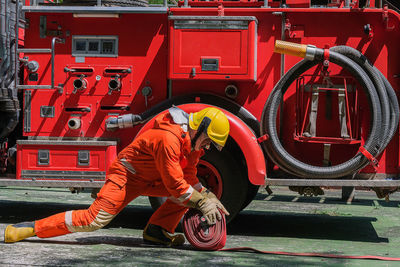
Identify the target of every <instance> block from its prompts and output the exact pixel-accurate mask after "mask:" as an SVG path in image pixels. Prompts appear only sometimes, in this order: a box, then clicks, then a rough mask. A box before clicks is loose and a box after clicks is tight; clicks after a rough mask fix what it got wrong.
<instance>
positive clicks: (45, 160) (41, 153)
mask: <svg viewBox="0 0 400 267" xmlns="http://www.w3.org/2000/svg"><path fill="white" fill-rule="evenodd" d="M38 164H39V165H49V164H50V151H49V150H38Z"/></svg>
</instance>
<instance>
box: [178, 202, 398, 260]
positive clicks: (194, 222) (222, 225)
mask: <svg viewBox="0 0 400 267" xmlns="http://www.w3.org/2000/svg"><path fill="white" fill-rule="evenodd" d="M182 226H183V232H184V234H185V236H186V239H187V240H188V241H189V243H190V244H191V245H192V246H193V247H195V248H196V249H199V250H210V251H230V252H255V253H260V254H271V255H285V256H305V257H323V258H340V259H364V260H385V261H400V258H393V257H383V256H372V255H364V256H350V255H337V254H325V253H307V252H305V253H299V252H285V251H263V250H258V249H255V248H251V247H236V248H226V249H224V248H223V247H224V246H225V242H226V236H227V234H226V220H225V215H222V219H221V220H220V221H217V223H216V224H214V225H207V222H206V219H205V218H204V217H203V216H202V214H201V212H200V211H198V210H196V209H189V211H188V212H186V214H185V216H184V217H183V222H182Z"/></svg>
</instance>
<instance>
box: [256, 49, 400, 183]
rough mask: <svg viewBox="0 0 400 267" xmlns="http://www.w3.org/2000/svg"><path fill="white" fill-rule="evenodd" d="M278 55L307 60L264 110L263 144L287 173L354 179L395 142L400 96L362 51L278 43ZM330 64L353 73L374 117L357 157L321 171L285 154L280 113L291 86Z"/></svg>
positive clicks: (279, 86) (283, 82)
mask: <svg viewBox="0 0 400 267" xmlns="http://www.w3.org/2000/svg"><path fill="white" fill-rule="evenodd" d="M275 52H278V53H283V54H291V55H296V56H301V57H303V58H305V59H304V60H302V61H300V62H299V63H297V64H296V65H295V66H293V67H292V68H291V69H290V70H289V71H288V72H287V73H286V74H285V75H284V76H283V77H282V78H281V79H280V80H279V82H278V83H277V84H276V85H275V87H274V89H273V90H272V92H271V94H270V96H269V97H268V100H267V102H266V104H265V106H264V109H263V113H262V118H261V127H260V129H261V135H262V136H263V135H265V136H268V139H267V140H266V141H265V142H263V143H262V145H263V147H264V149H265V151H266V152H267V153H268V156H269V157H270V159H271V160H272V161H273V162H274V163H275V164H276V165H278V166H279V167H280V168H281V169H282V170H284V171H286V172H287V173H290V174H293V175H295V176H297V177H302V178H325V179H332V178H339V177H344V176H348V175H353V174H354V173H356V172H357V171H359V170H361V169H362V168H364V167H365V166H367V165H368V164H370V163H372V164H376V163H377V160H376V159H375V158H376V157H377V156H379V154H380V153H381V152H382V151H383V150H384V149H385V147H386V146H387V144H388V143H389V142H390V140H391V139H392V137H393V135H394V133H395V132H396V130H397V127H398V124H399V104H398V102H397V96H396V93H395V92H394V90H393V88H392V86H391V85H390V83H389V82H388V80H387V79H386V78H385V77H384V76H383V74H382V73H381V72H380V71H379V70H378V69H377V68H376V67H374V66H373V65H372V64H371V63H370V62H369V61H368V59H367V58H366V57H365V56H364V55H363V54H362V53H360V52H359V51H357V50H356V49H354V48H351V47H348V46H336V47H332V48H330V49H320V48H316V47H315V46H311V45H300V44H293V43H288V42H283V41H277V42H276V46H275ZM324 60H329V62H332V63H334V64H337V65H339V66H341V67H342V68H343V69H345V70H347V71H349V72H350V73H351V75H352V76H353V77H354V78H355V79H356V80H357V82H358V83H359V84H360V85H361V87H362V89H363V90H364V91H365V92H366V95H367V98H368V101H369V105H370V114H371V127H370V131H369V135H368V138H367V139H366V141H365V143H364V144H363V146H361V147H360V150H359V151H358V152H357V154H356V155H355V156H354V157H353V158H351V159H350V160H348V161H346V162H343V163H341V164H338V165H334V166H329V167H321V166H313V165H309V164H307V163H304V162H302V161H300V160H298V159H297V158H295V157H293V156H292V155H291V154H290V153H289V152H288V151H286V150H285V148H284V147H283V145H282V144H281V142H280V139H279V134H278V131H277V125H276V121H277V115H278V109H279V107H280V105H281V103H282V101H283V96H284V94H285V92H286V91H287V89H288V88H289V86H290V85H291V84H292V83H293V82H294V81H295V80H296V79H297V78H298V77H299V76H300V75H301V74H303V73H304V72H306V71H308V70H309V69H311V68H312V67H314V66H315V65H317V64H319V63H321V62H323V61H324Z"/></svg>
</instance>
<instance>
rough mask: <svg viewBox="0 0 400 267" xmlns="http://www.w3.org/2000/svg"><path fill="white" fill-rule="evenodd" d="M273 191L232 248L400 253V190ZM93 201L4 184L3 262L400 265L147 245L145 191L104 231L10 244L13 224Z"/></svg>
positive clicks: (234, 229) (262, 197)
mask: <svg viewBox="0 0 400 267" xmlns="http://www.w3.org/2000/svg"><path fill="white" fill-rule="evenodd" d="M273 191H274V194H273V195H272V196H268V195H267V194H266V193H265V191H260V193H259V194H258V195H257V197H256V199H255V200H254V201H253V202H252V203H251V204H250V205H249V207H247V208H246V209H245V210H244V211H243V212H242V213H241V214H240V215H239V216H238V217H237V218H236V219H235V220H234V221H233V222H232V223H231V224H229V226H228V240H227V244H226V248H229V247H243V246H250V247H254V248H257V249H260V250H268V251H290V252H320V253H330V254H346V255H377V256H387V257H400V249H399V248H400V194H399V193H396V194H394V195H393V197H392V198H391V199H392V200H391V201H390V202H385V201H383V200H378V199H377V198H376V196H375V194H374V193H373V192H357V196H356V198H357V201H355V202H353V203H352V204H346V203H344V202H342V201H340V200H339V197H340V191H334V190H330V191H326V195H325V196H324V197H314V198H307V197H298V196H297V194H296V193H294V192H290V191H288V190H287V189H285V188H273ZM91 202H92V199H91V198H90V193H86V192H83V193H80V194H78V195H77V194H71V193H69V191H68V190H66V189H41V188H15V187H0V233H1V237H0V266H18V265H28V266H41V265H46V266H71V265H79V266H114V265H115V266H148V265H155V266H174V265H178V266H188V265H193V266H232V265H237V266H256V265H262V266H400V262H389V261H376V260H352V259H329V258H313V257H293V256H279V255H262V254H255V253H246V252H201V251H194V250H191V247H190V245H189V244H186V245H185V246H184V247H182V248H179V249H170V248H159V247H150V246H146V245H144V244H143V243H142V239H141V234H142V229H143V228H144V226H145V225H146V222H147V220H148V218H149V217H150V216H151V213H152V210H151V208H150V206H149V205H148V201H147V198H144V197H141V198H138V199H137V200H135V201H134V202H133V203H132V204H131V205H129V206H128V207H127V208H126V209H125V210H124V211H123V212H122V213H121V214H120V215H118V216H117V217H116V218H115V220H114V221H113V222H112V223H111V224H110V225H109V226H108V227H107V228H105V229H101V230H99V231H96V232H91V233H75V234H71V235H67V236H63V237H55V238H51V239H39V238H36V237H34V238H30V239H28V240H26V241H24V242H19V243H15V244H4V243H2V242H3V236H2V235H3V232H4V229H5V227H6V225H7V224H10V223H16V222H20V221H29V220H34V219H38V218H43V217H46V216H48V215H51V214H54V213H56V212H61V211H65V210H70V209H81V208H86V207H88V205H90V203H91Z"/></svg>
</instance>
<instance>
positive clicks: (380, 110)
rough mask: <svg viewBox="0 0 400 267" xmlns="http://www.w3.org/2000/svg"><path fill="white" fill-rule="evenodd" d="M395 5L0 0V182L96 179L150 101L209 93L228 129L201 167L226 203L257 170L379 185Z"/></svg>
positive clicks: (311, 185)
mask: <svg viewBox="0 0 400 267" xmlns="http://www.w3.org/2000/svg"><path fill="white" fill-rule="evenodd" d="M388 5H389V6H388ZM395 9H396V6H393V5H392V4H390V3H387V2H383V3H382V0H381V1H378V0H286V1H283V0H282V1H281V0H273V1H271V0H268V1H267V0H265V1H257V0H235V1H199V0H189V1H188V0H185V1H179V2H176V3H172V2H171V3H170V2H167V1H166V0H165V1H164V3H161V4H151V3H150V4H149V3H148V2H147V1H145V0H97V1H88V0H80V1H77V0H68V1H67V0H64V1H63V2H62V3H60V2H57V1H50V0H49V1H43V0H30V1H28V0H26V1H25V2H21V1H20V0H16V1H12V0H0V34H1V36H0V37H1V39H0V60H1V61H0V64H1V65H0V89H1V91H0V114H1V116H0V141H1V145H2V146H1V150H0V151H1V154H0V167H1V174H0V176H1V179H0V186H10V185H13V186H15V185H17V186H43V187H66V188H99V187H101V186H102V184H103V183H104V179H105V175H106V171H107V168H108V166H109V165H110V163H111V162H112V161H113V159H114V158H115V157H116V155H117V153H118V152H119V151H120V150H121V149H123V148H124V147H125V146H126V145H128V144H129V143H130V142H131V141H132V140H133V139H134V137H135V136H136V135H137V134H139V133H140V132H141V131H144V130H145V129H147V128H149V127H150V126H151V125H152V119H153V118H154V116H155V115H157V114H159V113H161V112H165V111H166V110H167V109H168V108H170V107H171V106H172V105H175V106H178V107H180V108H182V109H184V110H185V111H187V112H194V111H197V110H199V109H201V108H204V107H206V106H216V107H219V108H221V109H222V110H223V111H224V112H225V113H226V115H227V116H228V118H229V120H230V125H231V133H230V137H229V139H228V142H227V146H226V147H225V148H224V149H223V150H222V151H221V152H219V151H216V150H210V151H208V152H207V153H206V154H205V156H204V157H203V158H202V160H201V162H200V165H199V170H198V176H199V178H200V180H201V181H202V182H203V183H204V184H205V185H206V186H208V187H209V188H211V189H212V190H213V191H214V192H215V193H216V194H217V196H218V197H220V198H221V200H222V202H223V203H224V204H225V205H226V206H227V208H228V209H229V210H230V212H231V214H232V215H231V218H233V217H234V216H235V215H236V214H237V213H238V212H239V211H240V210H242V209H243V208H244V207H246V205H248V204H249V203H250V202H251V201H252V199H253V198H254V197H255V195H256V193H257V190H258V188H259V186H260V185H264V186H267V189H268V186H270V185H279V186H289V187H290V188H291V189H292V190H294V191H297V192H299V193H300V194H301V195H319V194H323V188H324V187H342V188H344V189H352V188H354V187H364V188H373V189H374V190H375V191H376V192H377V194H378V196H379V197H388V195H389V194H390V193H393V192H394V191H396V190H397V189H398V188H399V186H400V180H399V179H398V178H399V173H400V169H399V168H400V157H399V133H398V123H399V105H398V102H397V93H398V91H399V90H400V81H399V80H400V79H399V78H400V61H399V58H400V50H399V47H400V30H399V29H400V15H399V14H398V13H397V12H396V11H395ZM346 192H352V191H351V190H350V191H346ZM157 201H158V199H152V200H151V202H152V203H153V204H154V205H156V203H157Z"/></svg>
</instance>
